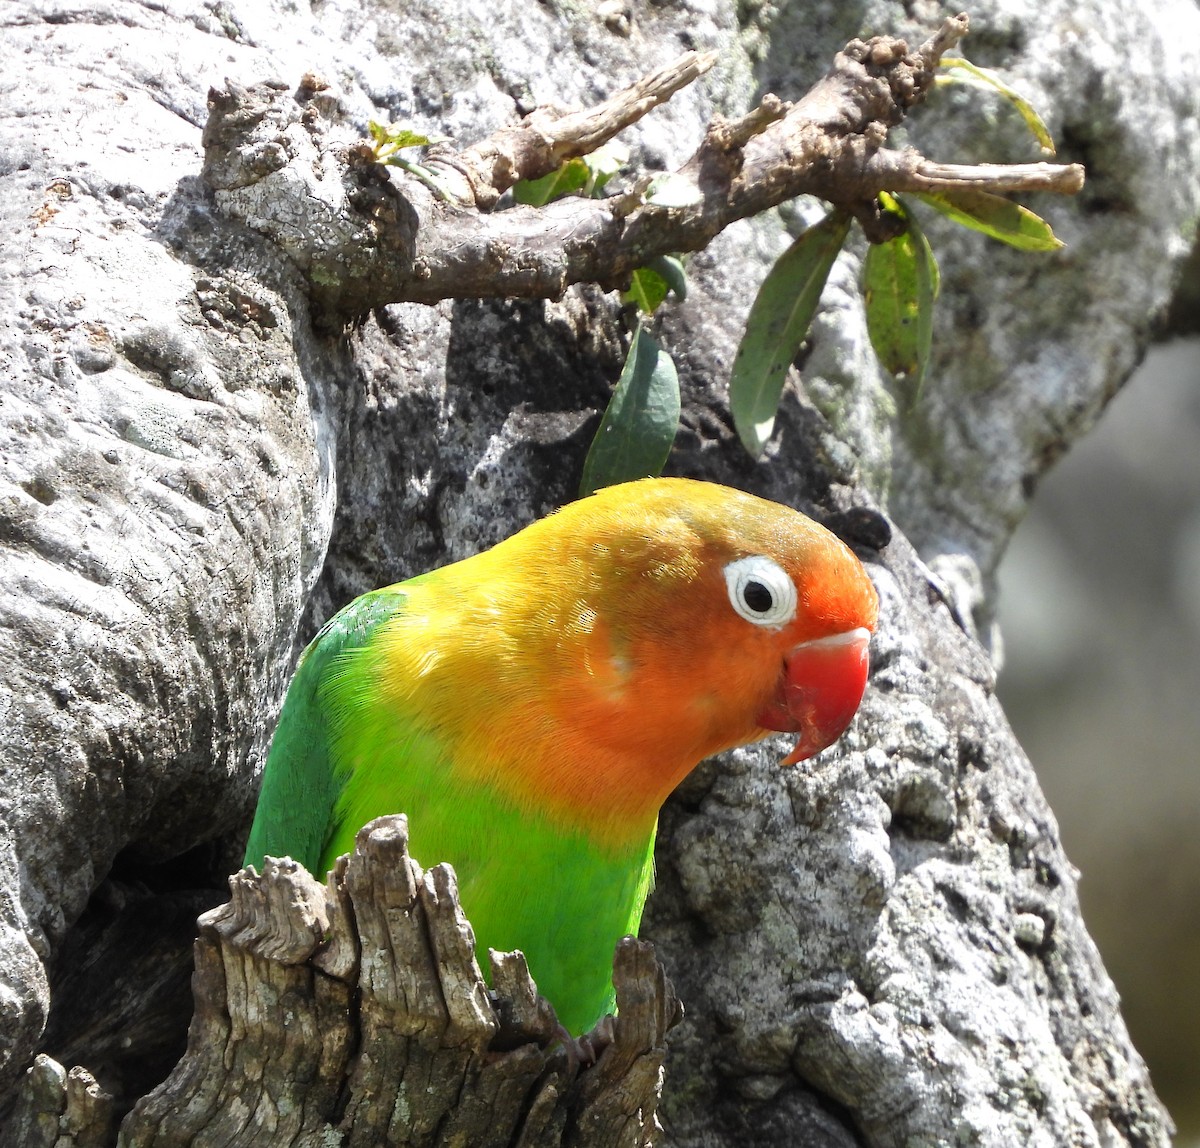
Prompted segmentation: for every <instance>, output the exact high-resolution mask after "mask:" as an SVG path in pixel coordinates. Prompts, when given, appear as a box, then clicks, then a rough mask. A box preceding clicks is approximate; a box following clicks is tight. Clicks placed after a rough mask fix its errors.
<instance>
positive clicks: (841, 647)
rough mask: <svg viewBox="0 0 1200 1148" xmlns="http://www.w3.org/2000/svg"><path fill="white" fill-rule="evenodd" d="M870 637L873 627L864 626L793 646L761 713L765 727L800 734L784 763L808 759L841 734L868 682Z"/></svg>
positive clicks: (761, 723) (758, 718)
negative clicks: (868, 628) (772, 693)
mask: <svg viewBox="0 0 1200 1148" xmlns="http://www.w3.org/2000/svg"><path fill="white" fill-rule="evenodd" d="M870 640H871V632H870V630H867V629H865V628H864V627H861V626H860V627H859V628H858V629H856V630H847V631H845V632H844V633H841V634H833V635H832V636H830V637H828V638H816V639H814V640H813V641H811V642H801V644H800V645H798V646H796V647H794V648H793V649H792V650H790V651H789V652H788V654H787V656H786V657H785V658H784V660H783V673H782V674H781V675H780V678H779V686H778V688H777V690H776V692H775V696H774V697H773V698H772V699H771V701H770V702H769V703H768V704H767V706H766V708H764V709H763V710H762V712H761V713H759V715H758V717H757V719H756V720H757V722H758V724H759V725H760V726H761V727H762V728H763V729H774V730H779V731H780V732H783V733H799V734H800V740H799V741H798V742H797V743H796V748H795V749H794V750H792V752H791V753H789V754H788V755H787V757H785V758H784V759H783V764H784V765H795V764H796V762H798V761H804V760H805V758H809V757H812V755H813V754H814V753H819V752H820V751H821V750H823V749H824V748H825V747H826V746H828V745H832V744H833V743H834V742H835V741H837V739H838V738H839V737H841V736H842V734H843V732H844V731H845V729H846V727H847V726H848V725H849V724H850V721H851V719H852V718H853V717H854V711H855V710H857V709H858V703H859V702H861V701H862V696H863V691H864V690H865V689H866V688H867V670H868V668H869V662H868V658H867V646H868V644H869V643H870Z"/></svg>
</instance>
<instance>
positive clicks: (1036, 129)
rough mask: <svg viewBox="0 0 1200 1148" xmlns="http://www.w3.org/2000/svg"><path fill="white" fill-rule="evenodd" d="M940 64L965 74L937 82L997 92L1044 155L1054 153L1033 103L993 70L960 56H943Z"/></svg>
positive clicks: (943, 77) (1048, 136)
mask: <svg viewBox="0 0 1200 1148" xmlns="http://www.w3.org/2000/svg"><path fill="white" fill-rule="evenodd" d="M941 66H942V67H943V68H949V69H954V68H958V69H961V70H962V71H963V72H965V73H966V75H964V76H955V75H948V76H939V77H938V80H937V82H938V83H939V84H942V83H948V84H954V83H958V84H968V85H969V86H971V87H973V88H985V89H990V90H992V91H996V92H999V93H1000V95H1002V96H1003V97H1004V98H1005V99H1006V100H1008V102H1009V103H1010V104H1012V105H1013V107H1014V108H1016V109H1017V113H1018V114H1019V115H1020V117H1021V119H1023V120H1024V121H1025V126H1026V127H1027V128H1028V129H1029V130H1030V131H1031V132H1032V133H1033V138H1034V139H1036V140H1037V142H1038V146H1039V147H1040V148H1041V149H1042V151H1043V152H1045V154H1046V155H1053V154H1054V139H1053V138H1052V137H1051V135H1050V129H1049V128H1047V127H1046V124H1045V122H1044V121H1043V120H1042V117H1041V116H1039V115H1038V114H1037V112H1036V111H1035V110H1034V107H1033V105H1032V104H1031V103H1030V102H1029V101H1028V100H1027V99H1026V98H1025V97H1024V96H1022V95H1021V94H1020V93H1019V92H1017V91H1014V90H1013V89H1012V88H1010V87H1009V86H1008V85H1007V84H1006V83H1005V82H1004V81H1003V80H1002V79H1001V78H1000V77H999V76H998V75H997V74H996V73H995V72H992V71H989V70H988V69H987V68H981V67H979V66H978V65H977V64H972V63H971V61H970V60H967V59H965V58H964V57H962V56H952V57H945V58H943V59H942V60H941Z"/></svg>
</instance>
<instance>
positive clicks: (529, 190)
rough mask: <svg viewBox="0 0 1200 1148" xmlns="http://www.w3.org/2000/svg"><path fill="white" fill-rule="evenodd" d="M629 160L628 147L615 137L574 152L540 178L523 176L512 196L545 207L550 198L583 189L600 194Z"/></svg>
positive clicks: (587, 192) (585, 191)
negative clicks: (592, 148)
mask: <svg viewBox="0 0 1200 1148" xmlns="http://www.w3.org/2000/svg"><path fill="white" fill-rule="evenodd" d="M628 162H629V149H628V148H627V147H626V146H625V145H624V144H621V143H617V142H616V140H609V142H608V143H606V144H603V145H602V146H600V147H598V148H597V149H596V150H595V151H594V152H592V153H590V154H589V155H583V156H574V157H573V158H571V159H568V160H564V161H563V163H562V165H561V166H560V167H558V168H556V169H555V170H554V171H552V172H550V173H549V174H548V175H543V176H542V177H541V178H540V179H523V180H520V181H519V182H518V183H516V184H515V185H514V186H513V198H514V199H516V201H517V202H518V203H527V204H529V205H530V206H531V207H544V206H545V205H546V204H547V203H549V202H551V200H555V199H561V198H562V197H563V196H564V195H573V194H574V193H575V192H577V191H582V192H583V194H584V195H586V196H598V195H599V194H600V193H601V192H602V191H603V190H604V185H605V184H606V183H608V181H609V180H610V179H612V177H613V176H614V175H616V174H617V172H619V171H620V170H621V168H623V167H624V166H625V165H626V164H627V163H628Z"/></svg>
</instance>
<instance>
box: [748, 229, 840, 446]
mask: <svg viewBox="0 0 1200 1148" xmlns="http://www.w3.org/2000/svg"><path fill="white" fill-rule="evenodd" d="M849 229H850V217H849V216H848V215H844V214H842V213H841V212H834V213H833V214H830V215H827V216H826V217H825V218H824V219H823V220H821V222H820V223H818V224H816V225H814V226H813V227H810V228H809V229H808V230H807V231H805V232H804V233H803V234H802V235H800V236H799V238H797V239H796V241H795V242H794V243H793V244H792V245H791V247H789V248H788V249H787V250H786V251H785V252H784V253H783V254H782V255H781V256H780V257H779V258H778V259H777V260H776V261H775V266H774V267H772V268H771V270H770V271H769V272H768V273H767V277H766V278H765V279H764V280H763V282H762V286H761V287H759V289H758V294H757V295H756V296H755V299H754V305H753V306H752V307H751V308H750V315H749V317H748V318H747V320H746V333H745V334H744V335H743V336H742V345H741V346H740V347H738V352H737V357H736V358H735V359H734V361H733V373H732V375H731V376H730V379H729V406H730V409H731V410H732V412H733V425H734V426H735V427H737V432H738V436H739V437H740V438H741V440H742V443H743V445H744V446H745V447H746V449H747V450H748V451H749V452H750V453H751V454H752V455H754V456H755V458H757V457H758V456H759V455H760V454H762V450H763V447H764V446H765V445H766V442H767V439H769V438H770V437H771V431H772V430H773V429H774V427H775V411H776V410H777V409H778V407H779V395H780V393H781V392H782V390H783V381H784V379H785V377H786V376H787V369H788V367H789V365H790V364H791V363H792V361H793V360H794V359H795V358H796V355H797V354H798V353H799V350H800V344H801V343H802V342H803V341H804V337H805V335H807V334H808V328H809V325H810V324H811V323H812V318H813V315H814V314H815V313H816V310H817V302H818V300H819V299H820V298H821V292H822V291H823V290H824V288H825V281H826V280H827V279H828V278H829V270H830V268H831V267H832V266H833V261H834V260H835V259H836V258H837V253H838V252H839V251H840V250H841V249H842V244H843V243H844V242H845V241H846V234H847V232H848V231H849Z"/></svg>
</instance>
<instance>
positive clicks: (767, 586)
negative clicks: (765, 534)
mask: <svg viewBox="0 0 1200 1148" xmlns="http://www.w3.org/2000/svg"><path fill="white" fill-rule="evenodd" d="M724 574H725V586H726V588H727V589H728V591H729V604H730V605H731V606H732V607H733V608H734V609H735V610H736V611H737V612H738V613H739V614H740V615H741V616H742V617H743V618H745V619H746V621H747V622H753V623H754V624H755V625H756V626H765V627H768V628H769V629H775V630H778V629H779V628H780V627H782V626H786V625H787V624H788V622H790V621H791V620H792V619H793V618H794V617H795V616H796V584H795V583H794V582H793V581H792V580H791V578H790V577H789V575H788V572H787V571H786V570H784V568H783V567H782V566H780V565H779V563H778V562H776V561H775V559H773V558H768V557H767V556H766V555H765V554H751V555H750V556H749V557H748V558H739V559H737V561H735V562H730V563H729V564H728V565H727V566H726V567H725V570H724Z"/></svg>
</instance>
